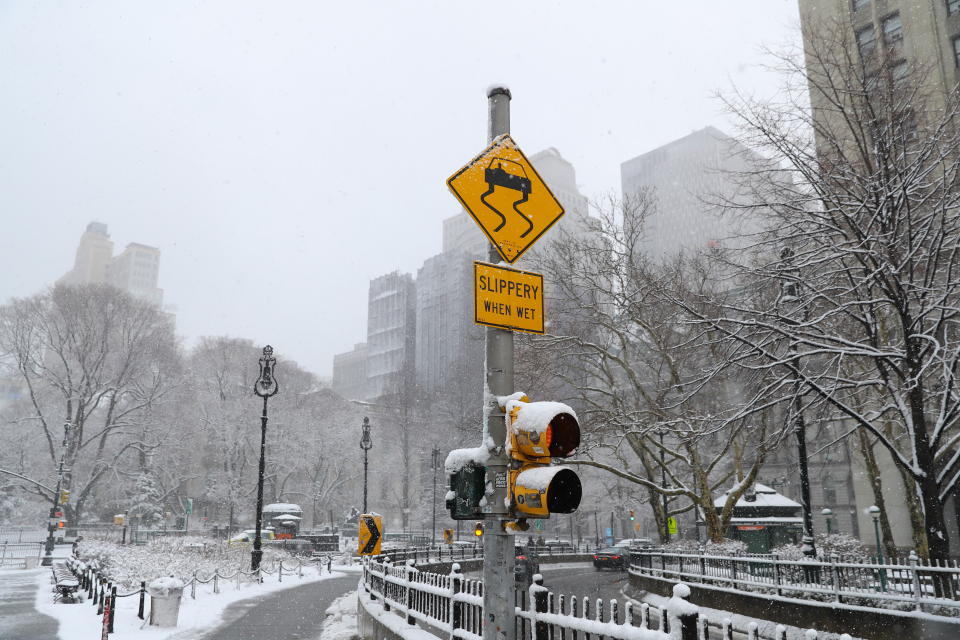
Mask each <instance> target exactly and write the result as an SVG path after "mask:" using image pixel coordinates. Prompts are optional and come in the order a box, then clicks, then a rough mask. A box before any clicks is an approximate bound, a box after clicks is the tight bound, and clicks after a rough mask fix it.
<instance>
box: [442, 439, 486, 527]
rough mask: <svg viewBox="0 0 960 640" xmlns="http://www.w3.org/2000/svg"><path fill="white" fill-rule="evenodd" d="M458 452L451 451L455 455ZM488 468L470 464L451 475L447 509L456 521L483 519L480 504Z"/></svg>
mask: <svg viewBox="0 0 960 640" xmlns="http://www.w3.org/2000/svg"><path fill="white" fill-rule="evenodd" d="M458 451H462V450H461V449H458V450H457V451H451V452H450V455H451V456H452V455H455V454H456V453H457V452H458ZM486 473H487V468H486V467H484V466H483V465H479V464H476V463H474V462H469V463H467V464H466V465H464V466H463V467H461V468H459V469H458V470H456V471H454V472H453V473H451V474H450V476H449V480H450V490H449V491H448V492H447V499H446V507H447V510H449V511H450V517H451V518H453V519H454V520H475V519H476V518H478V517H482V515H483V514H482V512H481V506H480V502H481V501H482V500H483V497H484V488H485V486H486Z"/></svg>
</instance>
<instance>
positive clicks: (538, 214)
mask: <svg viewBox="0 0 960 640" xmlns="http://www.w3.org/2000/svg"><path fill="white" fill-rule="evenodd" d="M447 186H448V187H449V188H450V191H452V192H453V195H455V196H456V197H457V199H458V200H459V201H460V204H462V205H463V207H464V208H465V209H466V210H467V213H469V214H470V216H471V217H472V218H473V219H474V220H475V221H476V223H477V224H478V225H480V228H481V229H483V232H484V233H485V234H487V238H489V239H490V242H492V243H493V246H495V247H496V248H497V251H499V252H500V255H501V256H503V259H504V260H506V261H507V262H509V263H510V264H513V263H514V262H516V261H517V260H518V259H519V258H520V256H522V255H523V253H524V252H525V251H526V250H527V249H529V248H530V247H532V246H533V244H534V243H535V242H536V241H537V240H538V239H539V238H540V236H542V235H543V234H544V233H545V232H546V231H547V229H549V228H550V227H551V226H553V223H555V222H556V221H557V220H559V219H560V216H562V215H563V205H561V204H560V202H559V201H558V200H557V199H556V198H555V197H554V195H553V193H551V192H550V189H549V188H548V187H547V185H546V183H545V182H544V181H543V179H542V178H541V177H540V175H539V174H538V173H537V171H536V169H534V168H533V165H532V164H530V161H529V160H527V157H526V156H525V155H523V152H522V151H520V148H519V147H518V146H517V143H516V142H514V141H513V139H512V138H511V137H510V136H509V135H506V134H504V135H502V136H498V137H497V138H496V139H495V140H494V141H493V143H492V144H491V145H490V146H489V147H487V148H486V149H484V150H483V153H481V154H480V155H478V156H477V157H476V158H474V159H473V160H471V161H470V162H469V163H468V164H467V165H466V166H464V167H463V168H462V169H460V170H459V171H457V172H456V173H455V174H453V175H452V176H450V177H449V178H448V179H447Z"/></svg>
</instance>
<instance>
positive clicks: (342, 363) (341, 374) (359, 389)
mask: <svg viewBox="0 0 960 640" xmlns="http://www.w3.org/2000/svg"><path fill="white" fill-rule="evenodd" d="M331 387H332V388H333V390H334V391H335V392H336V393H337V394H339V395H340V396H341V397H343V398H346V399H347V400H363V399H365V398H366V397H367V343H366V342H359V343H357V344H355V345H353V349H351V350H350V351H346V352H344V353H338V354H336V355H334V356H333V381H332V383H331Z"/></svg>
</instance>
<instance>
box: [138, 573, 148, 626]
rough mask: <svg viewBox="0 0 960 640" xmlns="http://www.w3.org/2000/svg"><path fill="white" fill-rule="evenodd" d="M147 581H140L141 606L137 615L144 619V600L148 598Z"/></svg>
mask: <svg viewBox="0 0 960 640" xmlns="http://www.w3.org/2000/svg"><path fill="white" fill-rule="evenodd" d="M146 594H147V583H146V582H144V581H143V580H141V581H140V606H139V607H138V608H137V617H138V618H140V619H141V620H143V602H144V600H146Z"/></svg>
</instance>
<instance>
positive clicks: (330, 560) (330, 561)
mask: <svg viewBox="0 0 960 640" xmlns="http://www.w3.org/2000/svg"><path fill="white" fill-rule="evenodd" d="M327 573H333V556H327Z"/></svg>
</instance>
